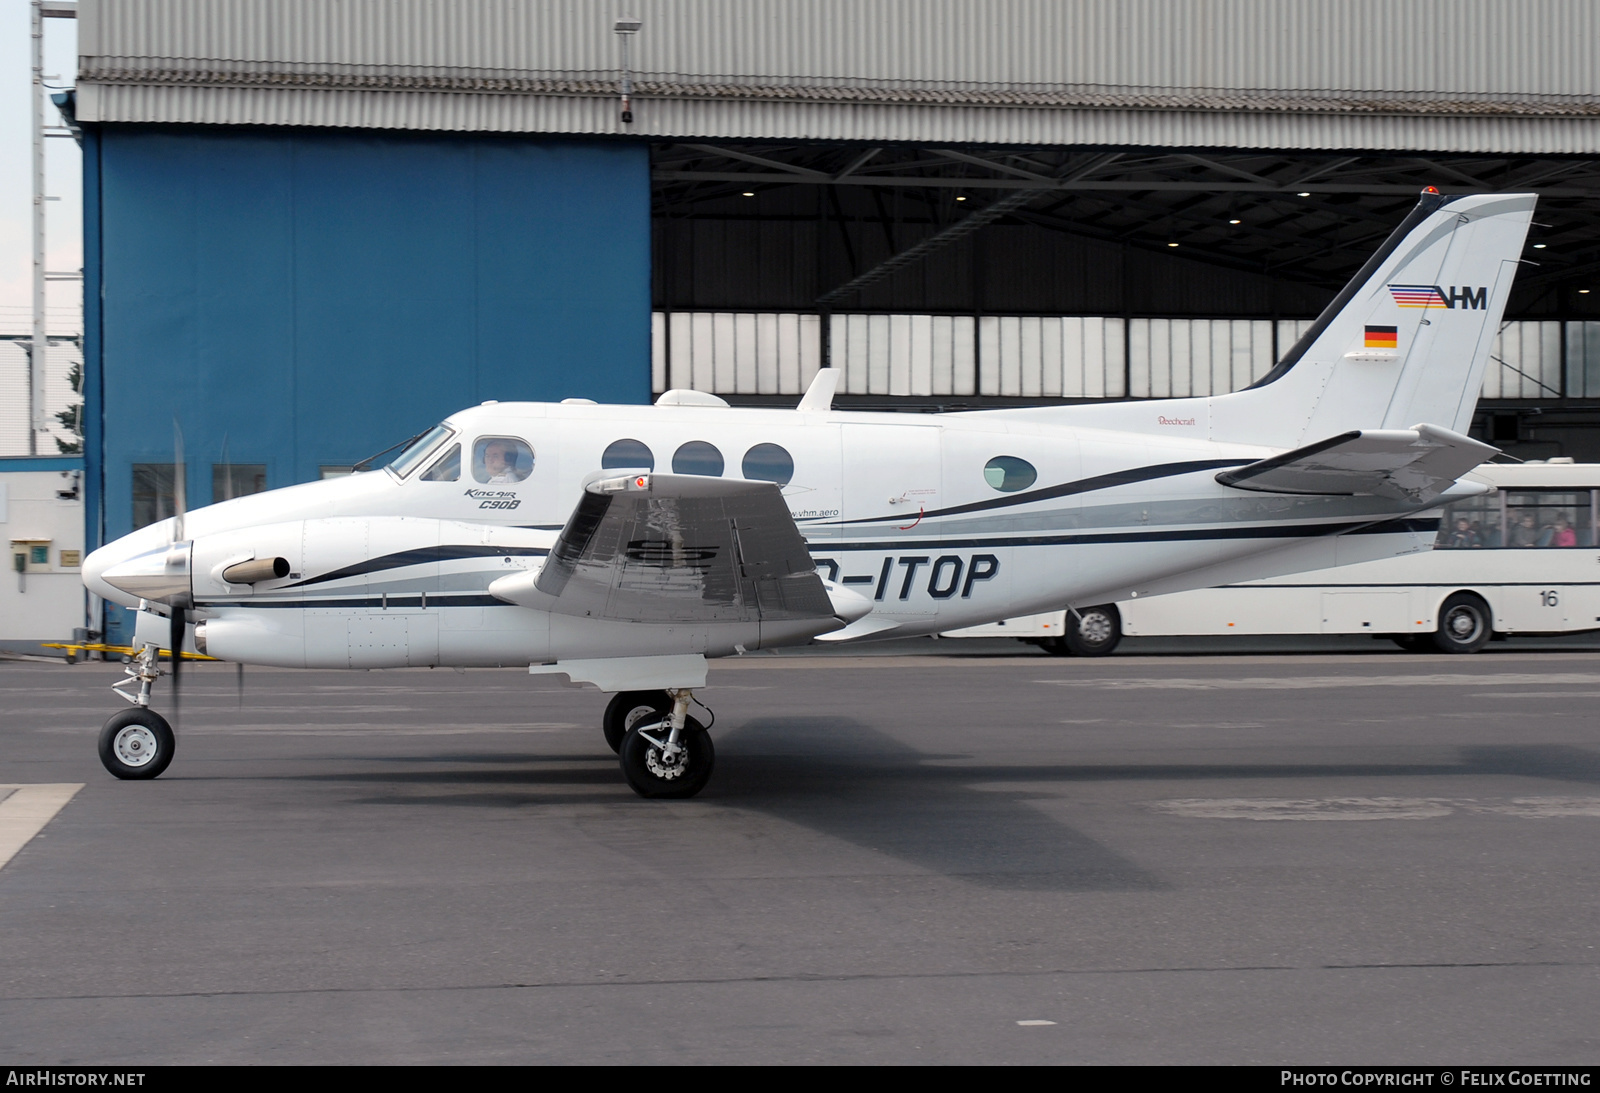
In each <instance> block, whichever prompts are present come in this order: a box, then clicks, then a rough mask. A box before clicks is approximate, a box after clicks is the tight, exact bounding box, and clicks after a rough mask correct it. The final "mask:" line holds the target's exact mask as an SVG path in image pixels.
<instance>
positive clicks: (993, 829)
mask: <svg viewBox="0 0 1600 1093" xmlns="http://www.w3.org/2000/svg"><path fill="white" fill-rule="evenodd" d="M718 742H719V749H718V764H717V767H718V770H717V779H716V781H714V782H713V783H712V786H711V788H710V789H709V790H708V791H707V792H706V793H705V794H704V795H702V797H701V798H700V799H699V802H698V805H709V806H712V807H717V806H732V807H734V808H739V809H745V810H749V811H751V812H756V813H761V814H764V815H768V816H771V817H773V818H775V819H779V820H782V821H784V822H786V823H791V824H795V825H797V826H800V827H804V828H807V829H810V830H812V831H815V832H817V833H818V834H821V835H824V836H827V837H829V838H835V839H840V840H843V841H845V842H849V843H852V844H854V845H856V846H859V847H862V848H864V849H868V850H871V851H873V852H876V853H882V854H887V855H889V856H891V857H894V858H898V859H900V860H902V861H904V862H906V863H908V864H911V865H913V866H916V867H919V868H922V869H926V870H928V871H930V872H933V873H936V874H939V875H942V876H947V877H955V878H960V879H962V880H964V881H966V882H969V883H973V884H978V885H981V886H984V887H989V888H998V889H1020V890H1036V891H1132V890H1158V889H1162V888H1165V887H1167V885H1166V884H1165V883H1164V882H1163V881H1162V880H1161V879H1160V878H1159V877H1157V876H1155V875H1153V874H1151V873H1149V872H1148V871H1146V870H1144V869H1142V868H1140V867H1139V866H1137V865H1135V864H1134V863H1132V862H1130V861H1129V860H1127V859H1126V858H1124V857H1122V856H1121V855H1119V854H1117V853H1116V852H1114V851H1112V850H1111V849H1109V848H1108V847H1106V846H1104V845H1102V844H1100V843H1098V842H1096V841H1095V840H1093V839H1091V838H1089V837H1087V836H1085V835H1083V834H1082V833H1080V832H1078V831H1075V830H1074V829H1072V828H1071V827H1070V826H1068V825H1066V824H1064V823H1061V822H1060V821H1059V820H1056V819H1054V818H1052V817H1050V816H1048V815H1047V814H1046V813H1045V812H1044V811H1043V810H1041V809H1039V808H1037V807H1035V806H1034V805H1032V804H1030V803H1029V802H1030V799H1037V798H1038V797H1039V796H1040V794H1039V786H1040V785H1041V784H1048V783H1051V782H1057V783H1063V784H1071V783H1085V782H1104V781H1152V782H1162V781H1179V782H1185V781H1205V782H1213V781H1224V782H1226V781H1239V780H1258V779H1287V780H1291V781H1300V780H1316V779H1326V778H1339V779H1348V778H1351V777H1366V778H1379V779H1383V778H1390V777H1408V778H1417V777H1432V776H1446V777H1452V778H1459V777H1461V776H1506V775H1512V776H1525V777H1529V778H1537V779H1542V780H1555V781H1564V782H1581V783H1591V784H1600V754H1596V753H1594V752H1592V751H1588V750H1586V749H1583V748H1578V747H1572V746H1567V745H1525V746H1516V745H1508V746H1477V747H1466V748H1463V749H1462V751H1461V758H1462V761H1461V762H1459V763H1428V764H1413V763H1343V764H1283V763H1270V762H1268V763H1256V764H1249V763H1244V764H1182V765H1179V764H1173V765H1163V764H1134V765H1113V764H1092V763H1090V764H1076V765H1062V764H1048V765H1032V764H1016V765H1006V766H997V765H992V764H967V763H959V761H960V760H962V759H964V758H967V757H966V756H961V755H937V754H930V753H925V752H919V751H917V750H915V749H913V748H911V747H909V746H908V745H906V744H904V743H902V742H901V741H899V740H897V739H895V738H894V737H892V736H889V735H888V734H886V733H882V732H879V731H877V730H875V729H872V728H870V727H868V726H866V725H864V724H862V723H860V722H858V721H855V720H853V719H850V718H843V717H794V718H760V719H756V720H753V721H749V722H746V723H744V724H743V725H739V726H737V727H736V728H733V729H731V730H729V731H728V732H726V733H719V734H718ZM369 761H370V760H369ZM941 761H943V762H941ZM382 762H383V763H384V765H385V766H386V767H389V768H390V769H385V770H378V771H373V770H366V771H346V772H342V773H335V772H327V773H317V774H298V775H287V776H285V775H278V776H275V777H287V778H290V779H293V780H307V781H326V782H342V783H346V784H349V783H357V784H367V785H373V786H376V785H380V784H383V785H389V786H394V787H396V788H397V789H398V788H399V787H400V786H413V787H427V788H431V789H433V790H435V791H439V790H443V791H444V792H434V793H428V794H406V793H404V792H399V793H391V794H380V795H374V796H363V797H360V798H357V799H356V800H354V801H352V803H355V804H372V805H393V806H407V807H414V806H418V805H444V806H455V807H460V806H468V807H485V808H517V807H527V806H530V805H545V804H549V805H555V804H564V805H574V804H605V805H618V804H624V803H625V804H626V806H627V808H628V809H629V813H628V816H629V817H630V818H636V817H633V810H634V809H635V808H652V807H654V808H669V809H670V808H682V807H684V806H683V805H679V804H677V803H672V802H663V803H660V804H657V805H653V806H652V805H647V804H645V803H644V802H637V801H634V800H633V799H632V798H631V795H629V796H627V797H624V796H623V794H626V792H627V791H626V790H625V789H622V787H620V786H619V785H618V781H617V772H616V764H615V760H613V759H611V758H610V757H609V756H606V755H595V756H589V755H565V756H549V755H546V756H534V755H519V754H516V753H514V752H509V753H508V752H492V753H471V754H449V753H445V754H440V753H434V754H417V755H412V756H405V757H395V758H391V759H386V760H382ZM395 763H403V764H405V766H406V767H408V768H410V769H403V770H401V769H393V767H392V766H391V764H395ZM944 763H949V764H950V765H944ZM436 764H452V765H453V764H462V765H470V766H471V767H472V768H473V769H456V770H450V769H438V768H437V766H435V765H436ZM935 764H939V765H935ZM956 764H959V765H956ZM485 768H489V769H485ZM1005 782H1018V783H1026V785H1027V788H1026V789H1019V790H1018V791H1016V792H1007V791H1005V790H1004V789H996V788H993V787H994V786H995V784H996V783H1001V784H1003V783H1005ZM980 786H984V787H988V788H977V787H980ZM491 787H493V788H491ZM1298 788H1299V790H1300V792H1305V788H1304V787H1303V786H1302V787H1298ZM619 789H621V790H622V792H621V793H619V792H618V791H619Z"/></svg>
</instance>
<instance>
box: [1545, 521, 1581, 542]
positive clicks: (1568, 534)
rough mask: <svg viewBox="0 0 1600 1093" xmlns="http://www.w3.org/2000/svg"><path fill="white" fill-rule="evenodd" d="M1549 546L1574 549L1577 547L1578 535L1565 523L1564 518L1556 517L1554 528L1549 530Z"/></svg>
mask: <svg viewBox="0 0 1600 1093" xmlns="http://www.w3.org/2000/svg"><path fill="white" fill-rule="evenodd" d="M1551 532H1552V534H1551V536H1550V545H1551V546H1553V547H1575V546H1577V545H1578V533H1577V532H1576V531H1574V530H1573V528H1572V525H1571V524H1570V523H1568V522H1567V518H1566V517H1565V516H1557V517H1556V522H1555V526H1554V527H1553V528H1552V529H1551Z"/></svg>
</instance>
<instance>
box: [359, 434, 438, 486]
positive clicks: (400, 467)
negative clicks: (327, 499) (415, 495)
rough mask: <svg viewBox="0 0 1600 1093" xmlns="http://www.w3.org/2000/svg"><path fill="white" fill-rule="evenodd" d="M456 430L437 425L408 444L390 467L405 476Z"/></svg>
mask: <svg viewBox="0 0 1600 1093" xmlns="http://www.w3.org/2000/svg"><path fill="white" fill-rule="evenodd" d="M454 431H455V430H454V429H451V428H450V426H448V425H444V424H439V425H435V426H434V427H433V428H431V429H429V430H428V431H427V432H425V433H423V434H422V435H421V436H419V437H417V438H416V439H415V440H413V441H412V442H411V443H410V444H407V445H406V448H405V451H403V452H401V453H400V454H399V455H397V456H395V457H394V460H393V462H391V463H390V464H389V469H390V470H391V471H393V472H394V473H395V475H396V476H397V477H400V478H404V477H405V476H406V475H408V474H410V473H411V472H412V471H414V470H416V469H417V464H419V463H421V462H422V461H423V460H424V459H426V458H427V457H428V455H429V453H431V452H432V451H433V450H434V449H435V448H437V447H438V446H439V445H440V444H443V443H444V441H445V438H446V437H448V436H449V435H450V434H451V433H453V432H454ZM378 454H379V455H382V454H383V453H382V452H379V453H378ZM364 462H365V461H364ZM361 465H362V464H360V463H358V464H356V466H358V467H359V466H361Z"/></svg>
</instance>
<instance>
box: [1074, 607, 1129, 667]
mask: <svg viewBox="0 0 1600 1093" xmlns="http://www.w3.org/2000/svg"><path fill="white" fill-rule="evenodd" d="M1061 640H1062V641H1063V642H1064V643H1065V644H1066V647H1067V650H1068V651H1069V652H1071V653H1072V655H1073V656H1075V657H1103V656H1106V655H1107V654H1109V653H1110V652H1111V651H1112V650H1114V649H1116V647H1117V643H1118V642H1120V641H1121V640H1122V616H1121V615H1120V614H1119V613H1118V612H1117V605H1116V604H1114V603H1102V604H1099V605H1097V606H1095V607H1085V608H1081V609H1080V610H1079V611H1078V613H1077V615H1076V617H1074V615H1073V613H1072V612H1071V611H1068V612H1067V632H1066V633H1065V634H1064V635H1062V638H1061Z"/></svg>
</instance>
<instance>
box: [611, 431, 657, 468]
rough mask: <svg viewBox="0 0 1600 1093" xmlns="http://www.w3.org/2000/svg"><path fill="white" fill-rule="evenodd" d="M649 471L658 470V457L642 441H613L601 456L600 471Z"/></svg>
mask: <svg viewBox="0 0 1600 1093" xmlns="http://www.w3.org/2000/svg"><path fill="white" fill-rule="evenodd" d="M640 468H643V469H644V470H647V471H653V470H655V469H656V456H655V453H654V452H652V451H651V450H650V448H649V446H648V445H646V444H645V443H644V442H643V441H642V440H633V439H631V438H629V439H625V440H613V441H612V442H611V443H610V444H607V445H606V450H605V451H604V452H603V453H602V454H601V456H600V469H601V470H603V471H620V470H629V471H632V470H638V469H640Z"/></svg>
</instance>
